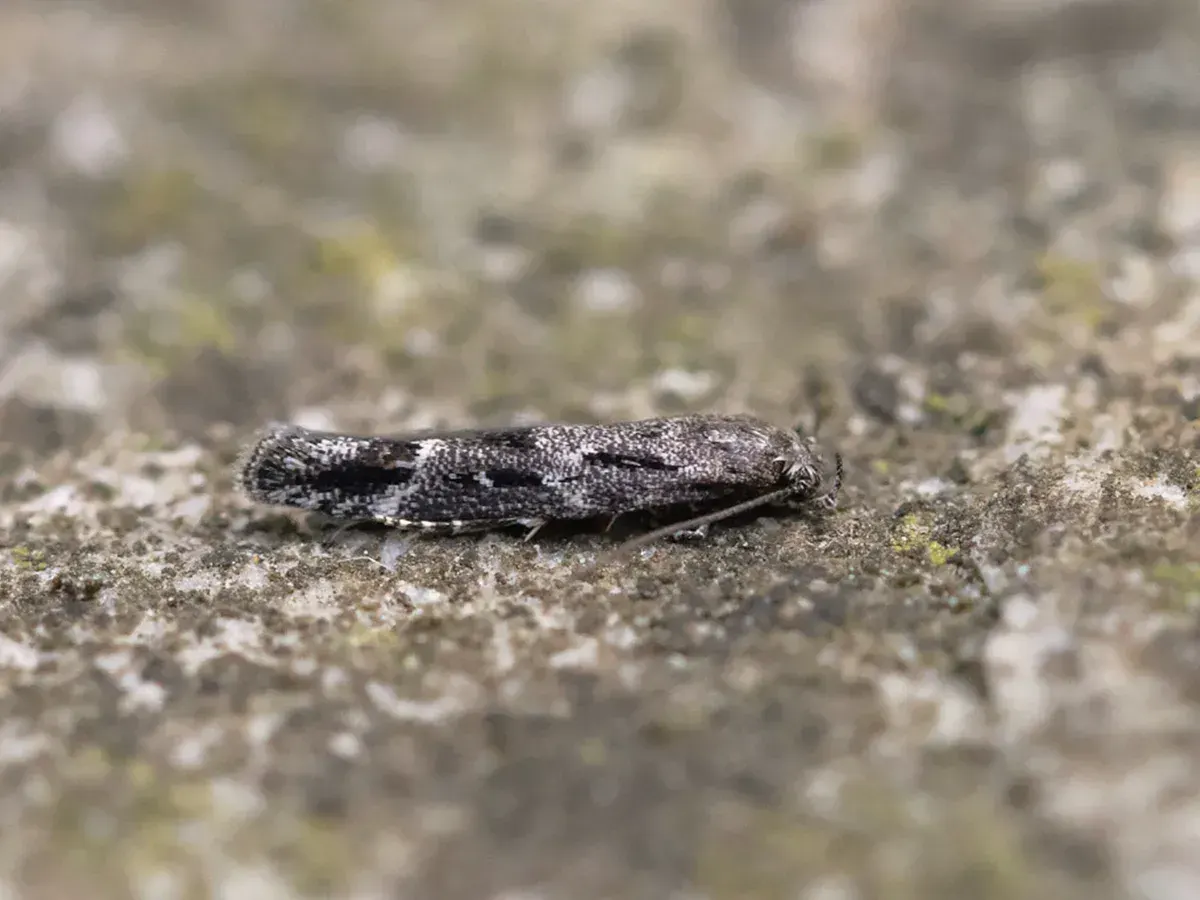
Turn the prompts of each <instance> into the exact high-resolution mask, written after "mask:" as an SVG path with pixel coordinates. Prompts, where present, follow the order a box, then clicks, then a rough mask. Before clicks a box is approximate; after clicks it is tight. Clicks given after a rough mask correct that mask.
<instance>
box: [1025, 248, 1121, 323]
mask: <svg viewBox="0 0 1200 900" xmlns="http://www.w3.org/2000/svg"><path fill="white" fill-rule="evenodd" d="M1037 273H1038V275H1039V276H1040V278H1041V280H1042V285H1043V286H1042V299H1043V301H1044V302H1045V304H1046V309H1047V310H1048V311H1049V312H1050V313H1051V314H1052V315H1065V316H1070V317H1071V318H1074V319H1076V320H1078V321H1080V322H1082V323H1083V324H1085V325H1086V326H1087V327H1088V328H1091V329H1094V328H1096V327H1097V326H1099V325H1100V324H1101V323H1103V321H1104V320H1105V318H1106V317H1107V316H1108V314H1109V312H1110V310H1111V306H1112V304H1111V301H1110V300H1109V298H1108V297H1107V296H1106V295H1105V293H1104V286H1103V282H1102V280H1101V272H1100V271H1099V269H1098V267H1097V265H1096V264H1095V263H1090V262H1085V261H1083V260H1078V259H1072V258H1070V257H1066V256H1060V255H1058V254H1055V253H1046V254H1044V255H1043V256H1042V257H1041V258H1040V259H1038V261H1037Z"/></svg>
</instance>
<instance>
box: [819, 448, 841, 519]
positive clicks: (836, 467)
mask: <svg viewBox="0 0 1200 900" xmlns="http://www.w3.org/2000/svg"><path fill="white" fill-rule="evenodd" d="M845 471H846V470H845V468H844V466H843V465H842V454H840V453H834V454H833V486H832V487H830V489H829V490H827V491H826V492H825V493H823V494H822V495H821V496H820V497H819V498H818V499H819V500H820V502H821V503H822V504H824V505H825V506H827V507H828V508H829V509H836V508H837V499H838V494H840V493H841V492H842V478H843V476H844V475H845Z"/></svg>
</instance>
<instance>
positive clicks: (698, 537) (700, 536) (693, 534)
mask: <svg viewBox="0 0 1200 900" xmlns="http://www.w3.org/2000/svg"><path fill="white" fill-rule="evenodd" d="M706 537H708V523H707V522H705V523H704V524H703V525H696V526H694V527H691V528H681V529H679V530H678V531H676V532H675V533H674V534H670V535H668V536H667V540H669V541H677V542H679V543H684V542H688V541H702V540H704V539H705V538H706Z"/></svg>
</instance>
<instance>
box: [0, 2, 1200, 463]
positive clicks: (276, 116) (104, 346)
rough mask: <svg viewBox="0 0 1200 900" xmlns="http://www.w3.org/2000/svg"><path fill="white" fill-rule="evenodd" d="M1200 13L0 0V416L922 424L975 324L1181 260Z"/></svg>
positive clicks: (94, 420)
mask: <svg viewBox="0 0 1200 900" xmlns="http://www.w3.org/2000/svg"><path fill="white" fill-rule="evenodd" d="M1198 16H1200V13H1198V12H1197V8H1196V5H1195V4H1194V3H1190V2H1187V0H1145V2H1133V0H1127V2H1122V0H1103V2H1102V0H1069V2H1068V0H1063V2H1049V0H1047V2H1034V0H970V2H948V0H947V2H939V0H851V2H833V0H807V2H790V0H742V2H734V0H727V2H721V0H669V2H658V3H654V4H646V5H642V4H636V3H627V2H614V3H604V4H580V3H574V2H566V0H471V2H464V0H458V2H433V0H429V2H421V0H403V2H397V0H328V2H319V0H312V2H301V0H262V2H254V3H246V2H241V0H224V2H222V0H203V2H187V0H171V2H140V3H139V2H133V0H127V2H116V0H114V2H46V0H24V2H22V0H11V2H7V3H5V4H4V7H3V9H2V10H0V41H2V42H3V52H2V53H0V67H2V68H0V166H2V169H0V171H2V178H0V209H2V210H3V217H2V220H0V226H2V227H0V361H2V366H3V368H2V375H0V430H3V431H4V432H5V433H6V434H10V435H11V434H14V433H16V434H19V435H20V438H21V441H22V442H23V443H24V442H29V443H32V444H33V445H34V446H37V447H39V448H40V449H43V450H52V449H54V448H56V447H58V446H61V445H62V444H63V443H64V442H73V441H77V440H80V439H86V437H87V436H88V435H89V434H94V432H96V430H97V429H108V428H111V427H114V426H128V427H131V428H133V429H135V430H141V431H149V432H155V431H158V430H163V429H167V430H170V431H171V432H175V433H180V434H182V435H184V436H187V437H196V436H198V435H200V434H202V433H204V431H205V429H206V428H207V427H208V426H209V425H211V424H212V423H214V422H230V423H233V424H234V425H235V426H237V427H239V428H246V427H254V426H256V425H257V424H258V423H260V422H261V421H262V420H263V419H264V418H265V417H283V418H289V417H296V416H300V417H303V416H304V415H305V414H306V413H307V414H308V415H309V417H310V418H314V417H315V418H321V417H322V416H324V417H325V418H330V417H332V418H334V419H336V420H337V421H338V422H339V423H340V424H341V425H343V426H346V427H368V426H370V427H377V428H378V427H382V426H385V425H388V426H398V425H407V424H419V423H423V422H425V421H426V420H439V421H440V420H447V421H448V420H454V421H456V422H460V423H464V422H479V421H485V420H486V421H496V422H500V421H512V420H513V419H514V417H519V416H522V415H526V416H532V417H550V418H554V417H559V416H573V417H584V418H585V420H593V419H596V418H606V417H607V418H614V417H625V416H631V417H636V416H640V415H647V414H650V413H651V412H654V411H676V410H679V409H684V408H704V409H712V408H728V409H731V410H744V409H747V408H750V409H753V410H754V411H757V412H761V413H763V414H769V415H772V416H774V417H778V418H781V419H782V420H784V421H786V420H787V419H788V418H789V417H791V418H795V417H797V416H799V415H801V413H802V411H803V410H805V409H807V408H809V407H810V406H811V398H809V397H807V396H806V395H805V394H804V387H803V386H804V384H805V377H806V376H805V373H807V377H808V379H809V381H810V382H811V380H812V379H813V378H814V377H816V378H824V380H826V381H833V382H835V383H837V384H845V385H850V386H855V385H857V391H858V393H859V395H860V400H861V401H865V403H866V409H867V411H868V413H870V414H872V415H878V416H883V417H885V418H888V417H891V418H894V417H896V416H902V417H906V418H907V419H908V420H910V422H915V421H918V420H920V419H922V418H924V417H927V415H928V414H929V413H930V411H929V410H925V409H922V406H923V405H924V404H923V400H924V399H925V398H924V396H923V392H924V391H925V390H926V389H927V386H917V385H915V384H914V381H923V380H926V379H928V378H929V377H932V378H934V379H935V380H937V379H939V378H941V379H943V380H944V379H947V378H948V379H950V380H951V381H952V382H954V387H955V390H956V392H961V391H963V390H965V391H966V392H968V393H969V392H971V391H972V390H976V389H977V388H978V389H979V390H983V389H984V386H982V385H980V386H977V385H973V384H967V385H962V384H958V383H957V382H958V381H959V378H958V374H957V373H954V372H947V371H946V364H949V365H950V366H951V367H952V366H953V358H954V357H955V355H956V354H957V353H958V352H959V351H961V350H963V349H966V350H969V351H971V352H972V353H975V354H979V355H982V356H984V357H986V358H988V359H995V358H999V359H1002V360H1004V361H1005V363H1004V366H1003V368H1004V372H1003V373H1001V377H1002V378H1004V379H1005V380H1006V381H1007V382H1008V383H1009V386H1018V387H1019V386H1021V385H1022V384H1023V383H1024V382H1025V381H1026V380H1027V379H1028V378H1030V377H1031V376H1033V374H1034V372H1035V371H1036V370H1038V369H1040V368H1041V367H1043V366H1045V367H1049V368H1050V369H1054V368H1055V367H1059V368H1061V367H1062V366H1064V365H1067V364H1069V362H1070V361H1071V360H1072V358H1073V357H1072V352H1073V351H1080V353H1087V352H1089V351H1090V350H1091V349H1093V348H1092V346H1091V343H1092V342H1093V340H1094V339H1095V338H1096V335H1097V332H1103V331H1104V330H1105V329H1111V328H1112V327H1114V323H1116V322H1121V321H1124V320H1127V319H1128V318H1129V317H1131V316H1135V317H1136V316H1139V315H1142V314H1143V313H1145V312H1146V310H1147V308H1148V307H1150V306H1154V301H1155V300H1157V299H1160V298H1161V297H1162V295H1163V294H1164V292H1167V293H1169V291H1170V287H1169V285H1170V283H1171V282H1172V279H1173V278H1174V277H1175V276H1176V275H1178V274H1179V273H1180V272H1181V271H1183V272H1185V273H1187V274H1193V273H1194V270H1195V268H1196V266H1197V262H1196V258H1195V241H1196V240H1197V235H1196V227H1197V226H1196V223H1197V221H1198V220H1200V211H1197V204H1198V203H1200V200H1198V199H1197V198H1198V195H1200V188H1198V187H1197V178H1200V174H1197V167H1198V166H1200V162H1197V155H1198V154H1197V145H1196V131H1195V126H1196V122H1197V115H1198V104H1200V98H1198V94H1200V52H1197V32H1198V26H1197V22H1196V20H1197V18H1198ZM1160 311H1161V310H1160ZM1014 356H1016V357H1019V358H1020V364H1019V365H1018V364H1015V363H1014V361H1013V357H1014ZM809 387H810V389H811V384H810V386H809ZM935 387H936V386H935ZM974 401H978V403H976V405H979V404H982V405H989V404H990V402H991V398H973V401H962V403H966V404H968V405H969V403H970V402H974ZM320 411H324V412H320ZM935 412H936V411H935Z"/></svg>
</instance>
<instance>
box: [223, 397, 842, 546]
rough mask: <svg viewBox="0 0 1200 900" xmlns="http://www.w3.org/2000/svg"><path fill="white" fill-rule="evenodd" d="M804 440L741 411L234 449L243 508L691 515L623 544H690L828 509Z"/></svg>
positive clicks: (430, 517)
mask: <svg viewBox="0 0 1200 900" xmlns="http://www.w3.org/2000/svg"><path fill="white" fill-rule="evenodd" d="M822 470H823V465H822V460H821V457H820V455H819V453H818V451H817V449H816V446H815V444H814V442H813V441H812V440H811V439H808V438H804V437H802V436H801V435H800V434H799V433H797V432H795V431H789V430H784V429H780V428H777V427H775V426H773V425H770V424H768V423H767V422H763V421H761V420H759V419H756V418H752V417H750V416H737V415H735V416H724V415H687V416H672V417H667V418H657V419H642V420H638V421H634V422H618V423H614V424H611V425H570V424H561V425H560V424H551V425H530V426H524V427H518V428H502V429H491V430H487V429H484V430H471V431H454V432H441V433H432V432H431V433H422V434H414V435H408V436H399V437H366V436H358V435H351V434H337V433H333V432H323V431H311V430H309V429H306V428H300V427H298V426H295V425H271V426H269V427H268V428H267V429H265V430H264V431H263V432H262V433H261V434H260V435H259V436H258V438H257V439H256V440H255V441H254V442H253V443H252V444H251V445H250V446H249V447H248V448H247V449H246V450H245V451H244V452H243V453H242V455H241V456H240V458H239V460H238V464H237V473H236V481H237V485H238V487H239V488H240V490H241V491H242V492H243V493H244V494H245V495H246V496H248V497H249V498H250V499H252V500H254V501H256V502H259V503H264V504H268V505H272V506H285V507H291V508H295V509H304V510H310V511H314V512H320V513H324V514H325V515H327V516H331V517H333V518H336V519H343V520H354V521H373V522H378V523H381V524H383V525H388V526H392V527H395V528H402V529H412V530H420V531H423V532H426V533H430V534H463V533H468V532H478V531H486V530H490V529H498V528H506V527H511V526H522V527H524V528H526V529H528V530H527V533H526V535H525V538H526V540H528V539H529V538H531V537H532V536H533V535H534V534H536V533H537V532H538V530H539V529H541V528H542V526H544V525H546V524H547V523H548V522H557V521H579V520H585V519H598V518H603V517H607V518H609V519H610V522H609V525H610V526H611V524H612V522H613V521H615V520H616V519H617V517H619V516H623V515H626V514H630V513H642V514H646V515H648V516H649V517H650V519H651V520H652V521H653V520H655V519H657V520H658V521H662V520H663V517H664V516H665V515H667V514H670V513H675V514H679V511H681V510H682V511H686V513H690V517H688V518H684V519H683V520H681V521H677V522H674V523H673V524H667V525H664V526H663V527H660V528H656V529H654V530H653V531H650V532H648V533H646V534H642V535H640V536H638V537H636V538H633V539H631V540H629V541H627V542H626V543H624V544H622V545H621V546H620V548H618V549H619V550H623V551H624V550H630V549H634V548H636V547H641V546H645V545H646V544H649V543H651V542H653V541H655V540H658V539H659V538H662V537H666V536H672V535H683V534H689V535H700V534H703V533H704V532H705V530H706V529H707V527H708V525H709V524H711V523H712V522H717V521H720V520H721V519H727V518H729V517H731V516H737V515H740V514H742V513H745V512H748V511H750V510H753V509H756V508H759V507H767V506H771V507H777V508H784V509H809V510H824V511H831V510H833V509H834V508H836V506H837V498H838V492H839V491H840V489H841V485H842V458H841V455H840V454H836V455H835V466H834V476H833V479H832V481H831V482H829V483H827V482H826V480H825V478H824V476H823V474H822Z"/></svg>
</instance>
